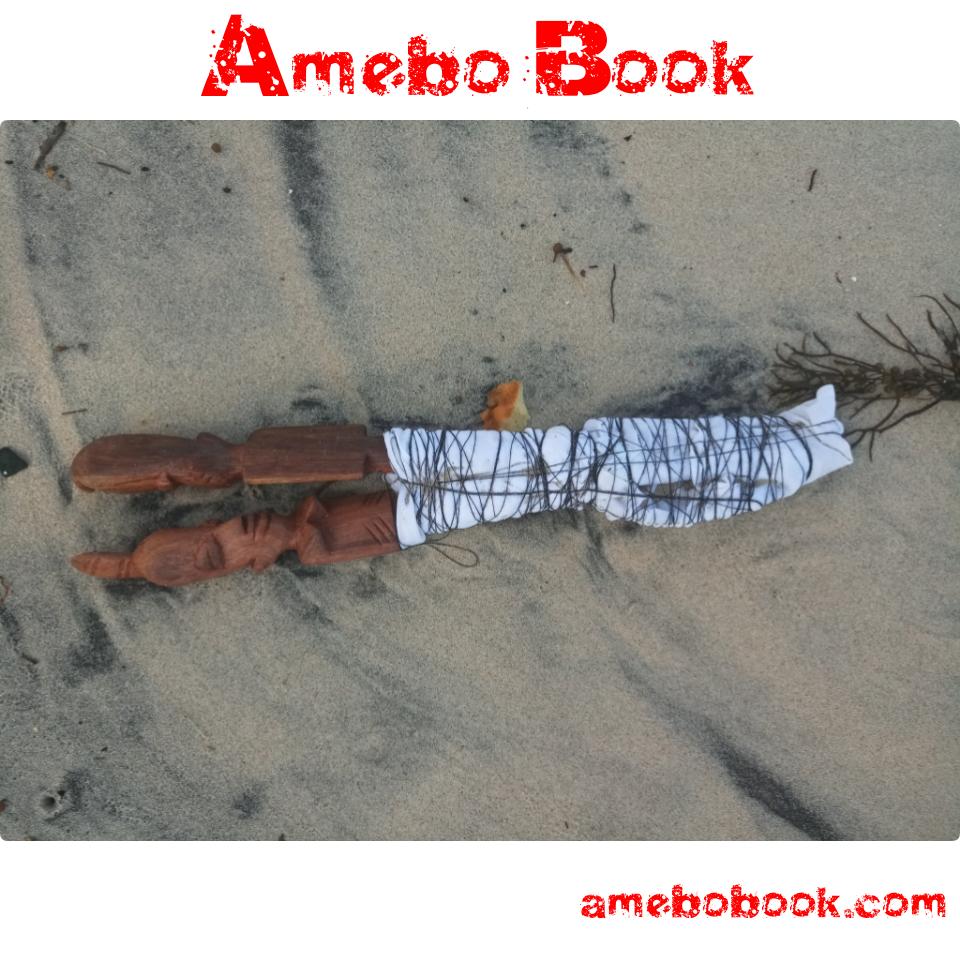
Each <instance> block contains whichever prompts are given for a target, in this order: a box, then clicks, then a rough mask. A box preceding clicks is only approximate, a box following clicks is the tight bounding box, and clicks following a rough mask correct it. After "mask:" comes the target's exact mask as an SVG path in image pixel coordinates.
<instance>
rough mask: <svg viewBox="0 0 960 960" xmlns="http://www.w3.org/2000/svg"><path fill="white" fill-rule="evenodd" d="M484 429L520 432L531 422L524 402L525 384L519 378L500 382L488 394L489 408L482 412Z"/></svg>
mask: <svg viewBox="0 0 960 960" xmlns="http://www.w3.org/2000/svg"><path fill="white" fill-rule="evenodd" d="M480 420H481V422H482V423H483V429H484V430H510V431H511V432H513V433H519V432H520V431H521V430H523V429H524V428H525V427H526V425H527V424H528V423H529V422H530V414H529V413H528V412H527V406H526V404H525V403H524V402H523V384H522V383H521V382H520V381H519V380H508V381H507V382H506V383H498V384H497V385H496V386H495V387H494V388H493V389H492V390H491V391H490V392H489V393H488V394H487V409H486V410H484V411H483V413H481V414H480Z"/></svg>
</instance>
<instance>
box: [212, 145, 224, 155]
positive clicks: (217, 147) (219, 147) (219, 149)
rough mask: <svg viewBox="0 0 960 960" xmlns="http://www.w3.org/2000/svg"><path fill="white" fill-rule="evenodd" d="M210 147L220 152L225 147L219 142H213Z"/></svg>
mask: <svg viewBox="0 0 960 960" xmlns="http://www.w3.org/2000/svg"><path fill="white" fill-rule="evenodd" d="M210 149H211V150H212V151H213V152H214V153H219V152H220V151H221V150H222V149H223V147H221V146H220V144H219V143H211V144H210Z"/></svg>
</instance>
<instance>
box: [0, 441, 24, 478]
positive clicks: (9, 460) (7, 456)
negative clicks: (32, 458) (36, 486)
mask: <svg viewBox="0 0 960 960" xmlns="http://www.w3.org/2000/svg"><path fill="white" fill-rule="evenodd" d="M29 466H30V464H29V463H27V461H26V460H24V459H23V457H20V456H17V454H15V453H14V452H13V451H12V450H11V449H10V448H9V447H4V448H3V449H2V450H0V477H12V476H13V475H14V474H15V473H19V472H20V471H21V470H26V469H27V467H29Z"/></svg>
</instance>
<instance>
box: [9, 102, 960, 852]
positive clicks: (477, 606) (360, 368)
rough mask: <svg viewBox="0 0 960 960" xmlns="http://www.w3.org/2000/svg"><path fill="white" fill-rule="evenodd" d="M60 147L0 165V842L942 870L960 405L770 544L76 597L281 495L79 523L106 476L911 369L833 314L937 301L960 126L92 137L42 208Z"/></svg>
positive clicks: (164, 128) (849, 479) (14, 147)
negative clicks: (654, 846)
mask: <svg viewBox="0 0 960 960" xmlns="http://www.w3.org/2000/svg"><path fill="white" fill-rule="evenodd" d="M55 123H56V121H55V120H53V121H42V122H35V123H34V122H23V123H7V124H4V125H3V127H2V128H0V348H2V349H0V446H4V445H9V446H11V447H13V448H14V449H16V450H17V451H18V452H20V453H21V454H22V455H24V456H25V457H26V459H28V460H29V462H30V467H29V469H28V470H26V471H25V472H23V473H21V474H19V475H17V476H15V477H11V478H9V479H7V480H2V481H0V575H2V577H3V578H4V581H5V582H6V583H7V584H8V585H9V587H10V593H9V595H8V596H7V598H6V601H5V602H4V604H3V606H2V607H0V799H2V800H3V801H5V804H4V809H3V812H2V813H0V832H2V834H3V837H4V838H5V839H18V838H25V837H28V836H29V837H34V838H38V839H48V838H196V837H202V838H249V839H254V838H256V839H276V838H278V837H280V836H281V835H282V836H285V837H287V838H569V839H577V838H582V839H601V838H606V839H612V838H636V839H651V838H756V839H764V838H768V839H773V838H797V839H800V838H857V839H882V838H948V837H955V836H956V835H957V833H958V831H960V790H958V782H960V747H958V743H960V738H958V714H960V705H958V695H957V694H958V690H957V677H958V676H960V651H958V643H957V640H958V633H960V630H958V621H960V600H958V594H957V587H956V584H957V577H956V570H957V560H958V558H960V509H958V506H960V496H958V479H960V431H958V429H957V424H958V420H957V414H958V410H957V409H956V407H952V408H951V407H949V406H947V405H942V406H941V407H940V408H938V409H937V410H934V411H932V412H931V413H930V414H927V415H925V416H923V417H920V418H917V419H915V420H913V421H910V422H909V423H907V424H904V425H903V426H902V427H900V428H898V429H897V430H895V431H893V432H891V433H890V434H889V435H887V436H886V437H884V438H883V441H882V442H881V443H880V445H879V446H878V449H877V453H876V458H875V460H874V462H873V463H870V462H868V460H867V459H866V457H865V456H864V455H862V454H859V455H858V456H857V458H856V460H855V463H854V465H853V466H852V467H850V468H848V469H846V470H843V471H840V472H839V473H836V474H833V475H831V476H829V477H827V478H825V479H823V480H821V481H819V482H818V483H817V484H816V485H814V486H811V487H807V488H804V489H803V490H802V491H801V492H800V493H799V494H798V495H796V496H795V497H793V498H791V499H789V500H786V501H784V502H782V503H779V504H775V505H773V506H771V507H768V508H766V509H764V510H762V511H761V512H760V513H758V514H755V515H752V516H745V517H741V518H737V519H734V520H731V521H724V522H720V523H716V524H712V525H705V526H703V527H700V528H696V529H691V530H685V531H672V530H641V529H637V528H631V527H628V526H626V525H620V524H612V523H608V522H607V521H606V520H604V519H603V518H602V517H601V516H600V515H599V514H597V513H595V512H593V511H589V512H586V513H584V514H581V515H576V514H559V515H544V516H538V517H533V518H528V519H526V520H522V521H516V522H509V523H505V524H499V525H490V526H487V527H484V528H479V529H474V530H470V531H465V532H462V533H459V534H457V535H455V536H454V537H452V538H451V540H452V541H453V542H455V543H458V544H462V545H463V546H467V547H470V548H472V549H473V550H475V551H476V552H477V554H478V555H479V558H480V563H479V565H478V566H477V567H475V568H473V569H463V568H461V567H458V566H455V565H453V564H451V563H449V562H448V561H446V560H444V559H443V557H441V556H440V555H439V554H438V553H436V552H435V551H434V550H431V549H428V548H418V549H414V550H410V551H407V552H405V553H403V554H400V555H395V556H391V557H386V558H381V559H379V560H375V561H372V562H367V561H360V562H355V563H352V564H346V565H341V566H337V567H329V568H314V569H310V568H302V567H300V566H298V564H297V563H296V562H295V561H291V562H289V563H285V564H284V565H283V566H282V567H281V568H275V569H273V570H271V571H269V572H267V573H265V574H263V575H260V576H257V575H255V574H253V573H243V574H239V575H235V576H231V577H228V578H225V579H223V580H219V581H214V582H211V583H207V584H204V585H200V586H196V587H189V588H184V589H179V590H162V589H158V588H155V587H152V586H149V585H146V584H141V583H131V582H126V583H109V582H103V581H96V580H93V579H89V578H85V577H83V576H81V575H80V574H78V573H76V572H75V571H73V570H72V569H71V568H70V567H69V565H68V564H67V558H68V557H69V556H70V555H71V554H73V553H76V552H80V551H83V550H90V549H96V548H99V549H107V550H109V549H116V550H121V549H127V548H130V547H131V546H132V545H133V544H134V543H135V542H136V541H137V539H138V538H140V537H142V536H144V535H145V534H147V533H149V532H150V531H152V530H154V529H156V528H158V527H163V526H171V525H181V524H194V523H199V522H202V521H203V520H206V519H209V518H212V517H219V518H225V517H227V516H230V515H233V514H235V513H238V512H242V511H244V510H252V509H260V508H262V507H264V506H271V507H278V508H283V509H285V508H287V507H289V506H290V505H291V504H292V503H293V502H295V500H296V498H297V496H298V495H301V494H302V493H303V488H297V489H286V488H284V489H278V488H262V489H261V490H255V489H250V488H247V489H240V490H238V489H233V490H227V491H197V490H178V491H175V492H173V493H170V494H166V495H161V494H144V495H139V496H132V497H121V496H110V495H92V494H84V493H81V492H79V491H75V490H73V489H72V487H71V484H70V479H69V465H70V461H71V459H72V457H73V456H74V454H75V453H76V452H77V450H78V449H79V448H80V447H81V446H82V445H83V444H84V443H86V442H87V441H89V440H91V439H93V438H95V437H97V436H100V435H102V434H109V433H119V432H167V433H174V434H181V435H193V434H195V433H197V432H200V431H211V432H214V433H218V434H220V435H221V436H224V437H226V438H227V439H231V440H240V439H242V438H243V437H244V436H246V435H247V434H248V433H249V432H250V431H252V430H254V429H256V428H258V427H261V426H265V425H271V424H309V423H315V422H322V421H336V420H346V421H353V422H359V423H366V424H368V425H370V428H371V430H373V431H374V432H378V431H380V430H382V429H384V428H385V427H386V426H388V425H390V424H395V423H409V422H421V423H429V424H445V425H450V426H464V427H466V426H472V425H475V424H476V423H477V413H478V411H479V410H480V409H481V408H482V406H483V400H484V395H485V392H486V390H487V389H488V388H489V387H490V386H491V385H492V384H493V383H494V382H497V381H499V380H504V379H508V378H511V377H519V378H521V379H522V380H523V381H524V383H525V385H526V394H527V401H528V406H529V408H530V411H531V414H532V425H534V426H540V427H546V426H550V425H552V424H555V423H568V424H571V425H579V424H581V423H582V422H583V421H584V420H585V419H587V418H588V417H590V416H594V415H602V414H612V413H633V414H642V413H648V414H650V413H657V414H664V415H666V414H674V415H685V414H686V415H689V414H697V413H703V412H720V411H725V412H756V411H763V410H767V409H769V406H770V405H769V403H768V401H767V394H766V386H765V385H766V382H767V369H768V365H769V363H770V362H771V360H772V358H773V351H774V347H775V346H776V345H777V343H778V342H781V341H783V340H790V341H793V342H798V341H799V338H800V336H801V335H802V333H803V332H805V331H811V330H818V331H821V332H822V333H824V334H826V335H828V336H829V337H830V338H831V339H832V340H833V341H834V342H835V345H836V346H837V347H838V348H844V349H848V350H850V351H856V352H858V353H860V354H867V355H874V356H878V357H882V358H884V359H890V357H889V354H888V353H884V351H883V350H882V349H881V347H880V345H879V344H878V343H877V342H876V341H875V340H874V339H872V338H871V337H870V335H869V334H868V333H867V332H866V331H865V330H864V329H863V328H862V327H860V326H859V325H858V324H857V322H856V319H855V314H856V312H857V311H862V312H864V313H865V314H866V315H868V316H870V317H874V318H880V317H882V315H883V314H884V313H885V312H887V311H889V312H890V313H892V314H893V315H894V316H895V317H897V318H898V319H900V320H902V321H904V322H905V323H907V324H909V325H912V328H913V329H918V328H919V325H920V323H921V321H922V318H923V313H922V306H921V304H920V301H918V300H916V299H915V297H916V295H917V294H921V293H926V292H940V291H944V290H946V291H947V292H948V293H952V295H953V296H954V298H955V299H956V298H958V295H960V276H958V273H957V251H958V250H960V190H958V186H960V176H958V175H960V130H958V127H957V125H956V124H948V123H939V124H938V123H929V124H917V123H909V124H907V123H884V124H864V123H850V124H781V123H777V124H765V123H764V124H750V125H747V124H704V123H699V124H693V123H671V124H644V123H639V122H638V123H636V124H619V123H617V124H613V123H610V124H603V123H571V124H567V123H532V124H525V123H493V124H481V123H447V124H441V123H424V124H413V123H410V124H403V123H368V124H359V123H351V124H336V123H320V124H314V123H306V124H251V123H242V124H241V123H192V122H183V123H87V122H76V123H71V124H69V125H68V127H67V129H66V131H65V133H64V135H63V136H62V137H61V138H60V140H59V141H58V142H57V144H56V145H55V146H54V148H53V149H52V151H51V152H50V155H49V157H48V158H47V160H46V164H48V165H51V166H53V165H55V166H56V170H53V171H51V172H50V176H47V175H46V174H45V172H44V171H43V170H40V171H37V170H34V169H33V165H34V161H35V159H36V157H37V153H38V149H39V146H40V144H41V142H42V141H43V139H44V138H45V137H46V136H47V134H48V133H49V132H50V130H51V129H52V128H53V127H54V125H55ZM214 143H218V144H220V145H221V146H222V149H221V151H220V152H215V151H213V150H212V149H211V145H212V144H214ZM108 164H112V165H114V166H109V165H108ZM116 167H120V168H122V169H121V170H118V169H116ZM814 169H816V170H817V174H816V177H815V178H814V183H813V187H812V189H808V187H809V185H810V180H811V175H812V171H813V170H814ZM61 175H62V176H61ZM558 241H559V242H563V243H564V244H566V245H567V246H569V247H571V248H572V253H571V254H570V260H571V264H572V265H573V267H574V269H575V272H576V274H577V276H571V273H570V272H568V270H567V269H566V268H565V267H564V265H563V264H561V263H559V262H558V263H553V262H551V261H552V256H553V254H552V252H551V249H552V247H553V245H554V244H555V243H556V242H558ZM614 266H616V283H615V285H614V289H613V296H614V305H615V311H616V315H615V318H614V316H613V311H612V309H611V297H610V287H611V278H612V272H613V268H614ZM581 269H582V270H585V271H586V276H585V277H583V278H581V277H579V271H580V270H581ZM79 408H83V412H80V413H65V411H74V410H77V409H79ZM379 482H380V481H379V480H378V479H377V478H372V479H371V480H369V481H368V483H372V484H373V485H374V486H376V485H377V484H378V483H379ZM337 486H338V487H344V488H349V487H350V485H349V484H339V485H337Z"/></svg>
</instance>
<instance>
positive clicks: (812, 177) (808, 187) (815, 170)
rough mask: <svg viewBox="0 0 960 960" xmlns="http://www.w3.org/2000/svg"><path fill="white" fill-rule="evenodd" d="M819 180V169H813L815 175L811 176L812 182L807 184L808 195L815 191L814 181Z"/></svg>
mask: <svg viewBox="0 0 960 960" xmlns="http://www.w3.org/2000/svg"><path fill="white" fill-rule="evenodd" d="M816 179H817V168H816V167H814V168H813V173H811V174H810V182H809V183H808V184H807V193H809V192H810V191H811V190H812V189H813V181H814V180H816Z"/></svg>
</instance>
